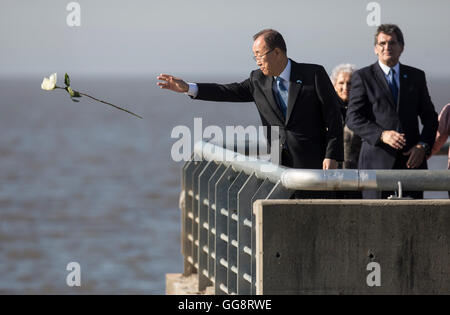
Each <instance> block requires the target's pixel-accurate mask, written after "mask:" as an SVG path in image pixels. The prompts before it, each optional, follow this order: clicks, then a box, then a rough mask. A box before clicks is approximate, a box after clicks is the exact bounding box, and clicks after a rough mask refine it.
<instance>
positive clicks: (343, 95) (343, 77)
mask: <svg viewBox="0 0 450 315" xmlns="http://www.w3.org/2000/svg"><path fill="white" fill-rule="evenodd" d="M351 79H352V75H351V74H350V73H349V72H339V74H338V76H337V78H336V82H335V83H334V89H335V90H336V93H337V95H338V96H339V98H340V99H341V100H343V101H344V102H348V96H349V93H350V80H351Z"/></svg>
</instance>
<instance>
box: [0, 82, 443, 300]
mask: <svg viewBox="0 0 450 315" xmlns="http://www.w3.org/2000/svg"><path fill="white" fill-rule="evenodd" d="M41 79H42V78H41V77H35V78H27V79H23V80H6V79H2V80H0V128H1V129H0V161H1V162H0V163H1V167H0V292H1V293H44V294H46V293H63V294H66V293H67V294H72V293H74V294H76V293H95V294H97V293H112V294H120V293H142V294H164V292H165V274H166V273H171V272H182V256H181V254H180V211H179V210H178V194H179V190H180V178H181V177H180V175H181V166H182V164H181V163H176V162H174V161H172V159H171V157H170V150H171V146H172V144H173V143H174V142H175V141H176V139H171V137H170V136H171V131H172V129H173V128H174V127H175V126H177V125H186V126H188V127H192V126H193V119H194V117H202V118H203V125H204V127H205V126H207V125H213V124H218V125H221V126H223V125H226V124H229V125H238V124H241V125H244V126H245V125H249V124H257V123H259V118H258V117H259V116H258V114H257V112H256V109H255V108H254V105H252V104H227V103H210V102H199V101H194V100H191V99H189V98H188V97H186V96H184V95H176V94H174V93H170V92H167V91H161V90H159V89H158V88H156V87H155V80H154V79H153V78H142V79H130V80H124V79H108V80H105V79H102V80H100V79H98V80H93V79H90V80H82V79H81V78H72V85H73V86H74V88H75V89H79V90H80V91H82V92H86V93H88V94H89V92H90V93H91V94H93V95H94V96H97V97H99V98H103V99H105V100H108V101H110V102H112V103H116V104H117V105H123V106H126V107H128V108H129V109H130V110H132V111H135V112H136V113H138V114H141V115H142V116H144V118H145V119H144V120H139V119H137V118H135V117H133V116H130V115H128V114H126V113H123V112H120V111H118V110H116V109H112V108H111V107H109V106H107V105H104V104H100V103H95V102H92V101H90V100H88V99H85V98H83V99H81V102H80V103H73V102H71V101H70V99H69V98H68V97H67V95H65V94H64V93H65V92H63V91H61V90H58V91H53V92H45V91H42V90H40V82H41ZM224 82H227V81H226V80H224ZM434 86H435V88H434V90H435V91H436V90H438V91H440V90H442V91H443V93H444V92H445V90H444V89H441V86H445V84H443V83H440V82H436V83H435V85H434ZM437 98H439V101H438V102H436V100H435V102H436V107H438V108H441V107H442V105H443V102H444V101H445V95H443V94H442V95H438V96H437ZM441 103H442V104H441ZM445 167H446V157H444V156H441V157H437V158H433V159H432V160H431V168H445ZM428 196H438V197H439V196H445V194H443V193H438V194H434V195H433V194H431V195H430V194H428ZM72 261H76V262H78V263H80V265H81V287H79V288H70V287H68V286H67V285H66V276H67V274H68V271H66V266H67V264H68V263H69V262H72Z"/></svg>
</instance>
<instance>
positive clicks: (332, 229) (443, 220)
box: [254, 200, 450, 294]
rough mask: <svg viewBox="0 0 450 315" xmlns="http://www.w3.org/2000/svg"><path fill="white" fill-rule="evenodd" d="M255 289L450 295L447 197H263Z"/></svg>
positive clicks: (259, 211) (260, 291)
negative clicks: (397, 198) (363, 198)
mask: <svg viewBox="0 0 450 315" xmlns="http://www.w3.org/2000/svg"><path fill="white" fill-rule="evenodd" d="M254 214H255V224H256V293H257V294H450V200H373V201H369V200H258V201H256V202H255V203H254Z"/></svg>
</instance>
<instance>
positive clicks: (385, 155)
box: [347, 24, 438, 199]
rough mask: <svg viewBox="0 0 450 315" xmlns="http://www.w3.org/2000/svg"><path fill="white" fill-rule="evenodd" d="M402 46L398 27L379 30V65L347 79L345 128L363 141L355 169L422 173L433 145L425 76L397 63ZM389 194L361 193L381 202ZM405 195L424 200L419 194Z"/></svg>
mask: <svg viewBox="0 0 450 315" xmlns="http://www.w3.org/2000/svg"><path fill="white" fill-rule="evenodd" d="M404 47H405V43H404V39H403V34H402V32H401V30H400V28H399V27H398V26H397V25H394V24H382V25H380V26H379V27H378V29H377V32H376V34H375V48H374V50H375V54H376V55H377V56H378V61H377V62H376V63H374V64H372V65H371V66H368V67H365V68H362V69H360V70H358V71H356V72H355V73H354V74H353V76H352V83H351V84H352V89H351V91H350V102H349V105H348V111H347V125H348V127H349V128H350V129H352V130H353V131H354V132H355V133H356V134H357V135H359V136H360V137H361V138H362V139H363V144H362V148H361V153H360V155H359V168H360V169H426V168H427V161H426V158H425V157H426V155H429V154H430V148H432V147H433V144H434V139H435V135H436V130H437V127H438V120H437V113H436V111H435V109H434V106H433V103H432V102H431V99H430V95H429V94H428V89H427V83H426V79H425V73H424V72H423V71H422V70H419V69H416V68H413V67H410V66H406V65H403V64H401V63H400V62H399V60H400V56H401V54H402V52H403V49H404ZM418 118H420V121H421V123H422V125H423V128H422V131H420V130H419V123H418ZM390 194H393V192H371V191H364V192H363V197H364V198H369V199H372V198H376V199H378V198H383V199H384V198H387V197H388V196H389V195H390ZM405 195H407V196H410V197H413V198H423V192H421V191H411V192H405Z"/></svg>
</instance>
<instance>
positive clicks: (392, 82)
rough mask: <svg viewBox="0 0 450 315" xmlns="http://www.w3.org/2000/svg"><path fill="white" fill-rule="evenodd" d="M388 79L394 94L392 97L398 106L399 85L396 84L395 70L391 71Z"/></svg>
mask: <svg viewBox="0 0 450 315" xmlns="http://www.w3.org/2000/svg"><path fill="white" fill-rule="evenodd" d="M388 77H389V80H388V84H389V88H390V89H391V93H392V96H393V97H394V101H395V104H397V100H398V86H397V83H396V82H395V70H394V69H391V70H390V71H389V74H388Z"/></svg>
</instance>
